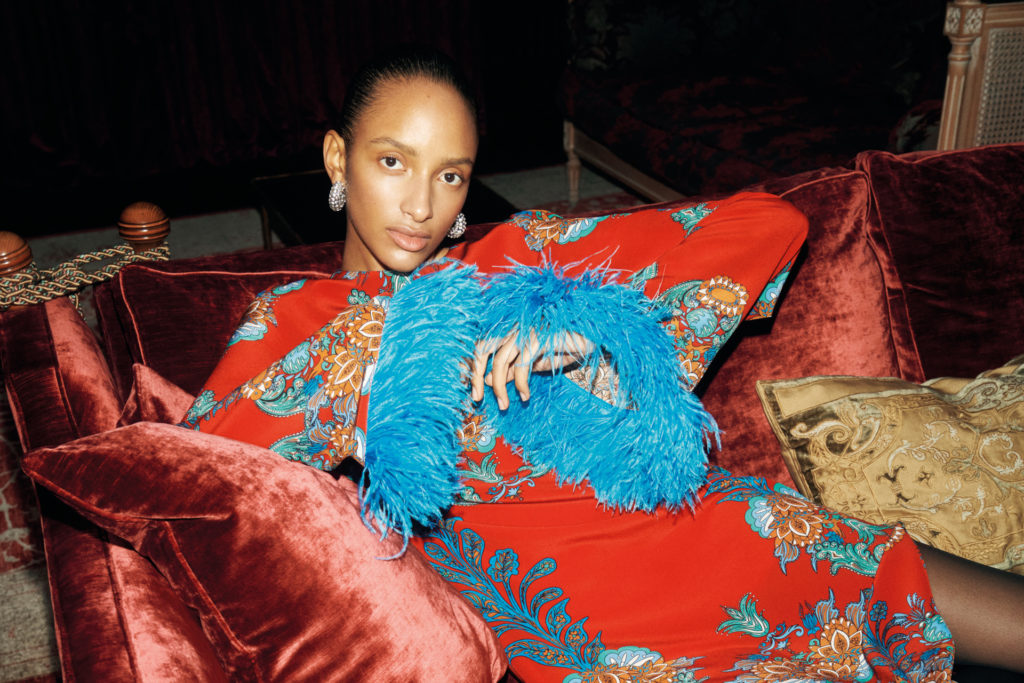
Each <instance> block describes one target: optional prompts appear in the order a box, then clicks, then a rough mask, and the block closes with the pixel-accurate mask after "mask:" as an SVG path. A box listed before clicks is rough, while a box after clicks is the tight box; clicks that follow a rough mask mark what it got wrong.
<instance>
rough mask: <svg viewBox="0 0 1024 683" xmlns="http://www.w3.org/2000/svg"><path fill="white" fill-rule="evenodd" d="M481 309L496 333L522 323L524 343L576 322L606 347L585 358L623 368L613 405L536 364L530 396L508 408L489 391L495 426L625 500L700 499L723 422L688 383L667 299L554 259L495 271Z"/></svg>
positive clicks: (618, 501)
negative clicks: (568, 272) (668, 324)
mask: <svg viewBox="0 0 1024 683" xmlns="http://www.w3.org/2000/svg"><path fill="white" fill-rule="evenodd" d="M483 311H484V316H485V317H484V319H483V322H484V329H485V330H487V332H486V333H485V336H488V337H503V336H505V335H507V334H508V333H510V332H512V331H513V330H518V331H519V334H520V335H521V338H520V340H519V341H520V343H523V342H525V338H524V337H523V335H525V334H526V333H527V332H528V331H529V330H531V329H532V330H534V331H535V332H536V333H537V335H538V338H539V341H540V342H541V345H542V348H543V347H544V346H548V347H550V345H551V344H553V343H557V342H558V341H559V339H561V338H563V337H564V335H566V334H568V333H572V332H575V333H579V334H581V335H583V336H584V337H586V338H587V339H590V340H591V341H593V342H594V343H595V344H597V345H598V346H599V347H600V350H601V353H593V354H590V356H589V358H588V359H587V360H586V361H585V364H588V365H590V366H591V368H592V369H594V366H596V365H597V363H598V362H599V360H600V356H601V355H604V356H605V357H606V358H608V359H609V362H610V363H611V365H612V368H613V369H614V370H615V372H616V374H617V376H618V391H617V393H616V396H615V405H614V406H613V405H609V404H608V403H605V402H604V401H602V400H601V399H599V398H596V397H594V396H592V395H591V394H590V393H588V392H586V391H585V390H584V389H582V388H580V387H579V386H577V385H576V384H574V383H573V382H571V381H570V380H569V379H568V378H566V377H565V376H563V375H561V374H559V373H554V374H532V375H531V377H530V399H529V400H528V401H526V402H522V401H519V400H518V394H517V393H515V392H514V391H510V392H509V396H510V401H509V403H510V405H509V408H508V409H507V410H504V411H502V410H499V409H498V407H497V402H496V401H495V399H494V397H493V395H492V393H491V392H489V391H488V392H486V397H485V399H484V400H485V402H486V403H487V406H486V411H487V414H488V415H490V416H492V419H493V422H494V424H495V427H497V429H498V431H499V432H500V433H501V434H502V435H503V436H504V437H505V439H506V441H508V442H509V443H510V444H514V445H515V446H517V447H519V448H521V449H522V451H523V456H524V457H525V458H526V459H527V460H528V461H529V462H530V463H532V464H534V465H538V466H543V467H550V468H553V469H554V471H555V472H556V475H557V477H558V481H559V483H560V484H564V483H568V484H574V485H575V484H580V483H582V482H584V481H586V482H588V483H589V484H590V486H591V487H592V488H593V489H594V492H595V494H596V496H597V498H598V500H599V501H600V502H602V503H604V504H606V505H609V506H611V507H613V508H615V509H619V510H646V511H653V510H655V509H656V508H657V507H658V506H659V505H666V506H667V507H669V508H670V509H677V508H680V507H682V506H683V505H684V504H685V505H691V506H692V505H693V504H694V503H695V502H696V499H697V491H698V489H699V488H700V487H701V486H702V485H703V483H704V481H705V478H706V475H707V454H708V450H709V449H710V447H711V445H712V442H713V441H714V442H717V439H718V427H717V425H716V424H715V421H714V419H713V418H712V417H711V415H709V414H708V413H707V411H706V410H704V407H703V405H701V403H700V400H699V399H698V398H697V397H696V396H694V395H693V394H692V393H690V392H689V391H688V390H687V388H686V385H685V384H684V381H683V378H682V376H681V373H680V370H679V366H678V364H677V362H676V361H675V359H676V352H675V347H674V345H673V342H672V338H671V337H670V335H669V334H668V333H667V332H666V331H665V329H664V328H663V327H662V326H661V325H660V322H661V321H663V320H664V319H665V318H666V317H667V316H668V312H667V311H666V310H665V309H663V308H660V307H658V306H656V304H654V303H653V302H651V301H650V300H649V299H647V298H646V297H645V296H644V295H643V293H641V292H638V291H636V290H634V289H632V288H630V287H627V286H625V285H622V284H619V283H618V282H616V280H615V277H614V275H612V274H610V273H608V272H605V271H587V272H585V273H583V274H582V275H580V276H578V277H574V278H569V277H566V276H565V274H564V272H563V270H562V269H561V268H559V267H558V266H557V265H554V264H545V265H543V266H540V267H537V268H533V267H528V266H522V265H518V264H516V265H514V266H513V267H512V268H511V269H510V271H509V272H507V273H502V274H499V275H495V276H493V277H492V278H491V279H490V280H489V281H488V284H487V287H486V289H485V291H484V306H483Z"/></svg>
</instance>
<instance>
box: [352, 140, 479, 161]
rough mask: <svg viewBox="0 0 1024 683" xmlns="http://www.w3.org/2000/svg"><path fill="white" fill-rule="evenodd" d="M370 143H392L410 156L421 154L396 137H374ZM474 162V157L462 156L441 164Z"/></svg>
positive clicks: (391, 144)
mask: <svg viewBox="0 0 1024 683" xmlns="http://www.w3.org/2000/svg"><path fill="white" fill-rule="evenodd" d="M370 144H371V145H390V146H392V147H394V148H396V149H397V150H398V151H400V152H401V153H402V154H405V155H407V156H410V157H417V156H419V152H417V151H416V149H415V148H413V147H410V146H409V145H407V144H405V143H404V142H399V141H398V140H396V139H394V138H389V137H387V136H384V137H379V138H373V139H372V140H370ZM473 163H474V161H473V159H471V158H469V157H460V158H458V159H445V160H444V161H443V162H442V163H441V165H442V166H459V165H462V164H466V165H468V166H472V165H473Z"/></svg>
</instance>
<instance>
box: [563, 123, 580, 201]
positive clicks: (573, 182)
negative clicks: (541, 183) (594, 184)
mask: <svg viewBox="0 0 1024 683" xmlns="http://www.w3.org/2000/svg"><path fill="white" fill-rule="evenodd" d="M562 146H563V147H564V148H565V154H566V156H567V157H568V160H567V161H566V164H565V168H566V172H567V174H568V178H569V206H576V202H578V201H579V200H580V158H579V156H578V155H577V154H576V128H575V127H574V126H573V125H572V123H570V122H569V121H566V122H564V124H563V127H562Z"/></svg>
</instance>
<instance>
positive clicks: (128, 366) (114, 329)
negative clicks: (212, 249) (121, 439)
mask: <svg viewBox="0 0 1024 683" xmlns="http://www.w3.org/2000/svg"><path fill="white" fill-rule="evenodd" d="M328 274H329V273H325V272H322V271H318V270H315V269H305V270H270V271H263V272H240V273H238V272H235V273H233V272H227V271H220V270H216V271H203V270H192V271H189V270H185V271H179V272H167V271H165V270H163V269H161V268H154V267H151V266H149V265H133V266H129V267H126V268H124V269H123V270H122V271H121V272H120V273H118V275H117V276H116V277H115V278H114V279H113V280H112V281H111V282H109V283H105V285H104V286H103V291H102V292H100V291H98V292H97V297H96V303H97V312H98V314H99V316H98V317H99V321H100V326H101V329H102V332H103V341H104V344H105V345H106V347H107V348H106V351H107V355H108V357H109V358H110V359H111V366H112V369H113V372H114V375H115V377H116V380H117V383H118V386H119V387H120V390H121V393H122V395H127V392H128V390H129V388H130V386H131V383H132V378H133V377H132V365H133V364H135V363H141V364H144V365H148V366H149V367H151V368H152V369H153V370H155V371H156V372H158V373H159V374H160V375H162V376H163V377H165V378H167V379H168V380H170V381H171V382H173V383H174V384H177V385H178V386H180V387H181V388H182V389H184V390H185V391H187V392H189V393H198V391H199V389H200V387H202V385H203V382H204V381H205V380H206V378H207V377H208V376H209V375H210V372H212V371H213V368H214V365H216V363H217V360H218V359H219V358H220V354H221V352H222V351H223V350H224V349H225V348H226V346H227V342H228V339H230V337H231V334H232V333H233V332H234V331H235V328H236V327H237V326H238V323H239V321H240V320H241V317H242V314H243V313H244V312H245V310H246V308H247V307H248V305H249V304H250V303H251V302H252V300H253V299H255V298H256V295H257V294H259V293H260V292H262V291H263V290H265V289H267V288H269V287H273V286H276V285H282V284H285V283H287V282H293V281H295V280H301V279H303V278H322V277H326V276H327V275H328Z"/></svg>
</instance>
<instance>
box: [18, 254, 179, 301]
mask: <svg viewBox="0 0 1024 683" xmlns="http://www.w3.org/2000/svg"><path fill="white" fill-rule="evenodd" d="M170 256H171V252H170V249H168V248H167V245H166V244H162V245H160V246H158V247H154V248H152V249H147V250H146V251H141V252H136V251H135V250H134V249H133V248H132V247H131V246H130V245H128V244H123V245H121V246H117V247H111V248H109V249H99V250H97V251H93V252H89V253H88V254H82V255H80V256H76V257H75V258H72V259H68V260H67V261H65V262H64V263H61V264H60V265H58V266H55V267H53V268H47V269H38V268H36V267H35V264H33V265H31V266H29V267H28V268H27V269H25V270H23V271H21V272H18V273H14V274H13V275H8V276H6V277H4V278H3V279H2V280H0V311H6V310H7V309H8V308H10V307H11V306H25V305H30V304H38V303H42V302H44V301H49V300H50V299H56V298H57V297H60V296H67V295H69V294H70V295H71V297H72V299H73V300H74V301H75V305H76V306H77V305H78V297H77V294H78V291H79V290H81V289H82V288H83V287H85V286H86V285H94V284H97V283H100V282H103V281H105V280H109V279H110V278H112V277H114V275H116V274H117V271H119V270H121V268H123V267H124V266H126V265H128V264H129V263H136V262H138V261H167V260H168V259H169V258H170ZM110 259H115V260H114V261H113V262H111V263H108V264H106V265H103V266H100V267H99V268H95V269H92V270H86V269H85V268H84V266H86V265H88V264H91V263H96V262H98V261H107V260H110Z"/></svg>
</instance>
